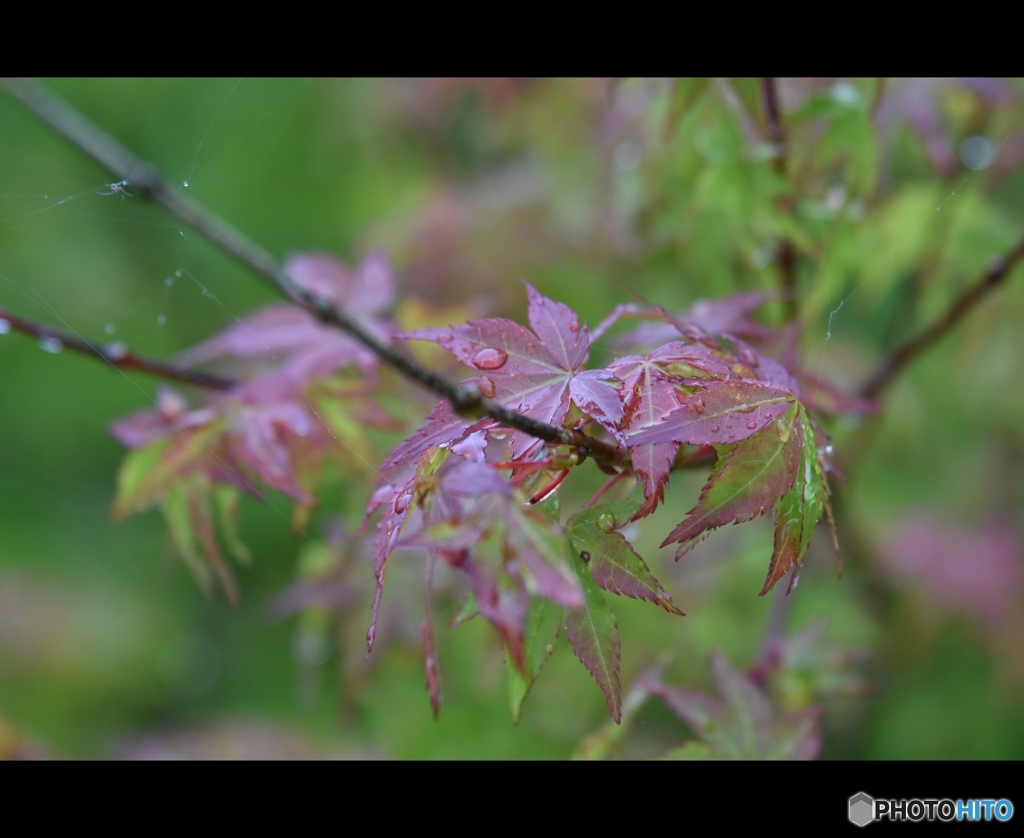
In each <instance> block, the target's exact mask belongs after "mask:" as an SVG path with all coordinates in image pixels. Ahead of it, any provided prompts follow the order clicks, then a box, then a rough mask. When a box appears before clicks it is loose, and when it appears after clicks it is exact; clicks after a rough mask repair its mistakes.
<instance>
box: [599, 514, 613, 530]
mask: <svg viewBox="0 0 1024 838" xmlns="http://www.w3.org/2000/svg"><path fill="white" fill-rule="evenodd" d="M597 525H598V526H599V527H600V528H601V529H602V530H604V531H605V532H611V531H612V530H614V529H615V516H614V515H609V514H607V513H605V514H604V515H601V516H599V517H598V519H597Z"/></svg>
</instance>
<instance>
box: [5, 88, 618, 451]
mask: <svg viewBox="0 0 1024 838" xmlns="http://www.w3.org/2000/svg"><path fill="white" fill-rule="evenodd" d="M3 85H4V87H6V88H7V90H8V92H9V93H10V94H11V95H12V96H14V97H15V98H16V99H18V100H19V101H20V102H21V103H22V104H23V105H25V107H27V108H28V109H29V110H30V111H32V113H34V114H35V115H36V116H37V117H39V118H40V119H42V120H43V122H45V123H46V124H47V125H49V126H50V127H51V128H53V129H54V130H55V131H57V132H58V133H59V134H61V135H62V136H64V137H65V138H66V139H67V140H69V141H70V142H71V143H73V144H74V145H75V146H77V147H78V148H79V149H80V150H81V151H83V152H85V153H86V154H87V155H89V156H90V157H92V159H93V160H95V161H96V162H97V163H99V164H100V165H101V166H103V167H104V168H105V169H106V170H107V171H109V172H110V173H111V174H112V175H114V177H116V178H118V179H119V180H123V181H127V182H128V183H129V184H130V185H131V186H132V188H133V189H134V190H136V194H137V195H140V196H142V197H148V198H150V199H151V200H153V201H156V202H157V203H158V204H160V205H161V206H162V207H164V209H166V210H167V211H168V212H170V213H171V214H172V215H174V216H176V217H177V218H179V219H181V220H182V221H183V222H185V223H186V224H188V225H189V226H190V227H192V228H193V229H194V230H195V231H196V232H198V233H200V234H201V235H203V236H205V237H206V238H207V239H209V240H210V241H211V242H213V244H215V245H217V246H218V247H219V248H220V249H221V250H223V251H225V252H226V253H228V254H230V255H231V256H233V257H234V258H235V259H236V260H238V261H239V262H241V263H243V264H245V265H246V266H248V267H249V268H251V269H252V270H253V271H255V272H256V273H257V274H259V275H260V276H262V277H263V278H264V279H265V280H267V281H268V282H269V283H270V284H271V285H272V286H273V287H274V288H275V289H276V290H278V291H280V292H281V293H283V294H284V295H285V296H286V297H288V299H290V300H291V301H292V302H294V303H295V304H297V305H299V306H301V307H302V308H304V309H305V310H306V311H308V312H310V313H311V314H313V315H314V316H315V317H317V318H318V319H319V320H321V321H322V322H324V323H327V324H330V325H332V326H335V327H337V328H338V329H341V330H342V331H344V332H346V333H348V334H349V335H351V336H352V337H354V338H355V339H356V340H358V341H359V342H360V343H362V344H363V345H364V346H366V347H368V348H369V349H371V350H372V351H373V352H374V353H375V354H376V355H377V357H379V358H380V359H381V361H383V362H384V363H385V364H388V365H389V366H391V367H392V368H394V369H396V370H398V372H400V373H402V374H403V375H404V376H406V377H407V378H409V379H411V380H413V381H415V382H417V383H419V384H422V385H423V386H424V387H426V388H427V389H429V390H432V391H433V392H434V393H436V394H437V395H439V396H442V397H443V398H446V399H447V400H448V401H449V402H451V405H452V407H453V408H454V409H455V411H456V412H457V413H459V414H461V415H466V416H473V415H478V416H490V417H491V418H492V419H495V420H496V421H498V422H500V423H501V424H502V425H506V426H508V427H511V428H515V429H516V430H519V431H523V432H524V433H527V434H529V435H530V436H533V437H536V438H538V439H542V440H544V441H545V442H549V443H552V444H555V445H571V446H574V447H576V448H579V449H581V450H584V451H585V452H586V453H588V454H590V455H591V456H593V457H594V458H595V459H599V460H602V461H606V462H621V461H622V460H624V459H625V457H626V454H625V452H624V451H622V450H621V449H619V448H617V447H615V446H612V445H609V444H608V443H606V442H603V441H602V440H598V439H595V438H593V437H590V436H588V435H586V434H584V433H582V432H580V431H575V430H570V429H567V428H561V427H558V426H556V425H550V424H548V423H546V422H540V421H538V420H536V419H533V418H531V417H529V416H525V415H524V414H522V413H517V412H516V411H513V410H509V409H508V408H507V407H504V406H503V405H500V404H498V403H497V402H495V401H493V400H491V399H487V398H484V397H483V395H482V394H481V393H480V391H479V389H478V388H474V387H466V386H459V385H457V384H455V383H453V382H451V381H448V380H447V379H445V378H443V377H442V376H440V375H438V374H437V373H435V372H433V371H432V370H428V369H426V368H425V367H423V366H421V365H420V364H419V363H417V362H416V361H415V360H413V359H412V358H411V357H409V356H408V355H407V354H406V353H405V352H404V351H403V350H402V349H401V348H399V347H398V346H396V345H395V344H392V343H391V342H390V341H388V340H382V339H381V338H379V337H378V336H377V335H375V334H374V333H373V332H371V331H370V330H368V329H367V328H366V327H365V326H364V325H363V324H362V323H360V322H359V321H358V320H356V319H355V318H353V317H351V316H350V315H349V314H348V313H347V312H345V311H342V310H341V309H339V308H336V307H335V306H334V305H333V304H332V303H331V302H329V301H328V300H325V299H323V298H321V297H318V296H317V295H315V294H313V293H312V292H310V291H308V290H306V289H305V288H303V287H302V286H300V285H299V284H297V283H296V282H295V281H294V280H293V279H292V278H291V276H290V275H289V274H288V273H287V271H285V269H284V268H283V266H282V265H281V264H280V263H278V261H277V260H276V259H275V258H274V257H273V256H271V254H270V253H268V252H267V251H266V250H264V249H263V248H262V247H260V246H259V245H258V244H256V243H255V242H253V241H252V240H251V239H249V238H248V236H246V235H245V234H244V233H242V232H241V231H239V230H237V229H235V228H234V227H233V226H231V225H230V224H229V223H228V222H227V221H225V220H224V219H222V218H221V217H220V216H218V215H216V214H214V213H212V212H211V211H210V210H208V209H207V208H206V207H204V206H203V205H202V204H200V203H198V202H197V201H194V200H193V199H191V198H190V197H188V196H187V195H185V194H183V193H181V192H180V191H179V190H177V189H173V188H172V187H171V186H170V184H169V183H167V181H166V180H164V178H163V177H162V176H161V175H160V172H159V171H158V170H157V169H156V167H155V166H153V165H152V164H149V163H145V162H143V161H142V160H140V159H139V158H138V157H136V156H135V155H134V154H132V152H130V151H129V150H128V149H126V148H125V147H124V146H122V145H121V144H120V143H119V142H117V140H115V139H114V138H113V137H111V136H110V135H109V134H107V133H106V132H105V131H103V130H102V129H101V128H99V127H98V126H97V125H95V124H94V123H92V122H91V121H89V120H88V119H87V118H86V117H85V116H83V115H82V114H80V113H78V111H76V110H75V109H74V108H72V107H71V105H69V104H68V103H66V102H65V101H64V100H63V99H61V98H60V97H58V96H57V95H56V94H54V93H53V92H52V91H50V90H49V89H48V88H46V87H45V86H44V85H42V84H40V83H39V82H36V81H31V80H25V79H5V80H4V81H3Z"/></svg>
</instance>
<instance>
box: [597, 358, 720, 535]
mask: <svg viewBox="0 0 1024 838" xmlns="http://www.w3.org/2000/svg"><path fill="white" fill-rule="evenodd" d="M608 369H609V370H610V371H611V372H612V373H614V374H615V375H616V376H617V377H618V378H619V379H620V380H621V381H622V399H623V418H622V420H621V422H620V424H619V427H618V428H616V436H617V437H618V438H619V440H620V441H625V442H626V443H627V445H629V446H630V458H631V460H632V464H633V470H634V472H635V473H636V475H637V479H638V480H639V481H642V482H643V484H644V498H645V502H644V503H643V505H642V506H641V507H640V508H639V510H638V511H637V513H636V517H637V518H642V517H644V516H645V515H648V514H650V513H651V512H653V511H654V509H655V507H656V506H657V505H658V503H659V502H660V501H662V500H664V491H665V489H664V487H665V486H666V485H667V483H668V473H669V469H670V468H671V465H672V461H673V459H674V457H675V455H676V451H677V450H678V449H679V442H677V441H673V440H669V441H665V442H654V443H642V442H641V443H634V442H632V441H630V440H629V435H630V434H634V433H636V432H638V431H640V430H642V429H644V428H649V427H653V426H656V425H659V424H660V423H661V422H662V421H663V420H664V419H665V418H666V416H667V415H669V414H671V413H673V412H674V411H675V410H677V409H678V408H679V407H680V406H681V403H682V400H683V394H682V393H680V391H679V384H680V382H681V381H682V380H683V379H685V378H686V377H692V376H728V375H732V374H733V371H732V367H731V366H730V364H729V363H728V361H726V360H725V359H723V358H722V357H720V356H719V354H716V353H715V352H714V351H713V350H711V349H710V348H708V347H706V346H703V345H692V344H688V343H682V342H679V341H673V342H672V343H667V344H665V345H664V346H661V347H659V348H658V349H656V350H655V351H653V352H651V353H650V354H648V355H642V356H640V355H629V356H626V357H625V358H619V359H617V360H616V361H614V362H613V363H612V364H610V365H609V367H608Z"/></svg>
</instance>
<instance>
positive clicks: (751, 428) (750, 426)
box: [747, 422, 757, 431]
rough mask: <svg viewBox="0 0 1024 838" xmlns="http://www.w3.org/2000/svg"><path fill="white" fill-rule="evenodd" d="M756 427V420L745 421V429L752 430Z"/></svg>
mask: <svg viewBox="0 0 1024 838" xmlns="http://www.w3.org/2000/svg"><path fill="white" fill-rule="evenodd" d="M756 427H757V422H747V430H748V431H752V430H754V428H756Z"/></svg>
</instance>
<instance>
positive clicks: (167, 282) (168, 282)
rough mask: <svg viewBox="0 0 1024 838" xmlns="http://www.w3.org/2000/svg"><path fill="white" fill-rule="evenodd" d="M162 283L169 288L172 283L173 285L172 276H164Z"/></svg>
mask: <svg viewBox="0 0 1024 838" xmlns="http://www.w3.org/2000/svg"><path fill="white" fill-rule="evenodd" d="M164 285H166V286H167V287H168V288H170V287H171V286H172V285H174V277H172V276H168V277H164Z"/></svg>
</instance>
